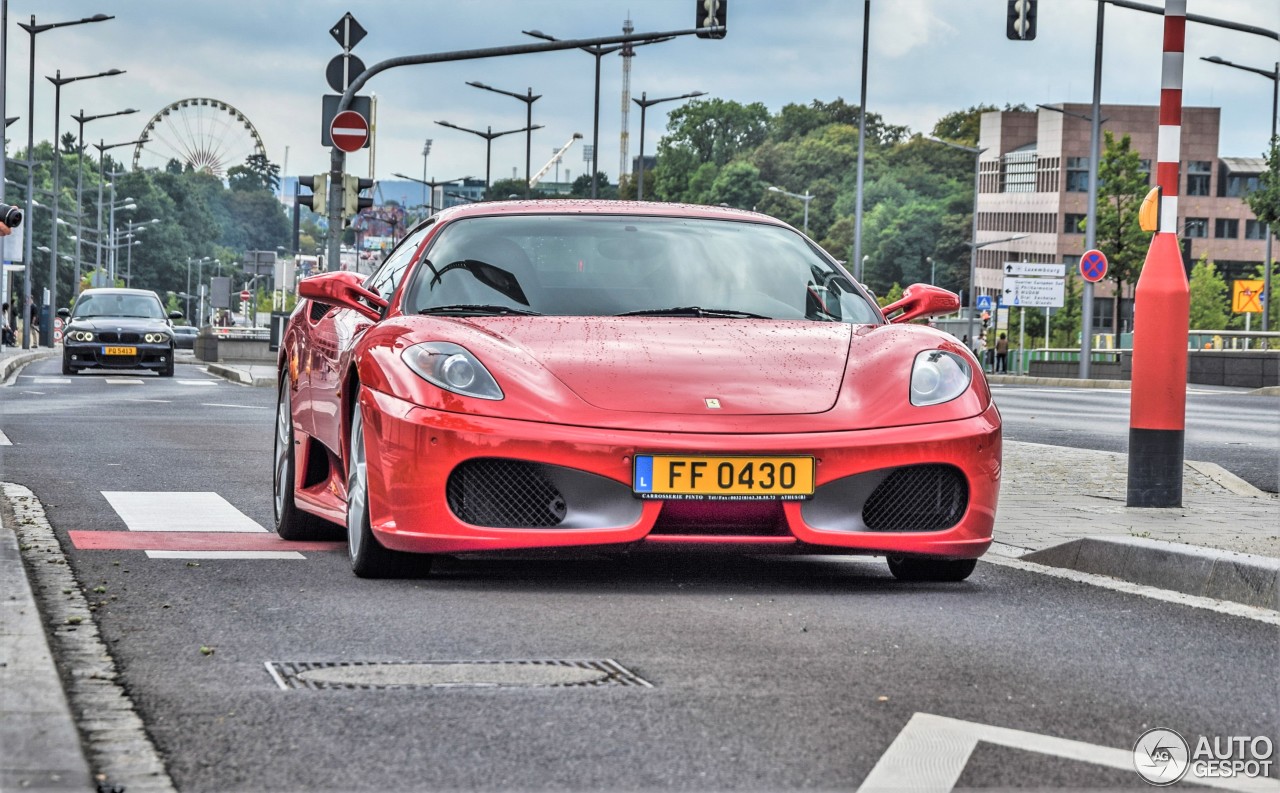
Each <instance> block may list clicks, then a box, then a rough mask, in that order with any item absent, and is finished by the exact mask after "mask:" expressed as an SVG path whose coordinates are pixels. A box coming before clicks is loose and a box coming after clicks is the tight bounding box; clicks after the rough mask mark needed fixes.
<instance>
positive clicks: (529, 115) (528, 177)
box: [467, 82, 542, 198]
mask: <svg viewBox="0 0 1280 793" xmlns="http://www.w3.org/2000/svg"><path fill="white" fill-rule="evenodd" d="M467 85H469V86H471V87H472V88H479V89H481V90H482V91H492V92H493V93H495V94H502V95H503V96H510V97H513V98H515V99H518V100H520V101H521V102H524V105H525V122H524V129H525V136H524V197H525V198H530V197H532V196H533V179H532V176H533V171H532V164H533V160H532V157H533V130H534V126H533V103H534V102H537V101H538V100H539V99H541V98H542V94H535V93H534V92H533V89H532V88H529V89H528V90H527V91H526V92H525V93H523V94H517V93H515V92H514V91H504V90H502V89H501V88H494V87H493V86H491V85H485V84H484V83H478V82H469V83H467Z"/></svg>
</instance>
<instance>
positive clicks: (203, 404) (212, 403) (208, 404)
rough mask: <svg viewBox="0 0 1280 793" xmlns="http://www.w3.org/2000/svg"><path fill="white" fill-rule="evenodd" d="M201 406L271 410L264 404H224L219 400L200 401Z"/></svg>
mask: <svg viewBox="0 0 1280 793" xmlns="http://www.w3.org/2000/svg"><path fill="white" fill-rule="evenodd" d="M200 405H201V407H206V408H242V409H244V410H271V408H269V407H267V406H266V405H224V404H223V403H221V402H201V403H200Z"/></svg>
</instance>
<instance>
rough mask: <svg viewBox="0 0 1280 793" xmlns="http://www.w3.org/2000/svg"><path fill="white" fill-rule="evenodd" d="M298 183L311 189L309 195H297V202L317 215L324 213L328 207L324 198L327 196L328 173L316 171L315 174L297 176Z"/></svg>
mask: <svg viewBox="0 0 1280 793" xmlns="http://www.w3.org/2000/svg"><path fill="white" fill-rule="evenodd" d="M298 184H300V185H302V186H303V187H305V188H307V189H308V190H310V191H311V195H300V196H298V203H299V204H302V205H303V206H304V207H306V208H307V209H310V210H311V211H312V212H315V213H316V214H317V215H323V214H325V210H326V209H328V204H327V203H326V202H325V199H326V198H328V187H329V174H327V173H318V174H316V175H315V176H299V177H298Z"/></svg>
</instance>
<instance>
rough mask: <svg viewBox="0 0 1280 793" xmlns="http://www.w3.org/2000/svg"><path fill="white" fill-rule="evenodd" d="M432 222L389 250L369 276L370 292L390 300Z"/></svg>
mask: <svg viewBox="0 0 1280 793" xmlns="http://www.w3.org/2000/svg"><path fill="white" fill-rule="evenodd" d="M431 225H432V224H427V225H426V226H423V227H421V228H419V229H418V230H417V231H415V232H413V233H412V234H410V235H409V236H408V237H405V238H404V239H403V240H401V241H400V244H399V245H398V246H396V249H395V250H394V251H392V252H391V255H390V256H388V257H387V259H386V261H384V262H383V263H382V266H381V267H379V268H378V271H377V272H375V273H374V274H373V275H371V276H369V282H368V284H367V286H368V288H369V290H370V291H372V292H377V293H378V294H379V295H381V296H382V299H383V300H390V299H391V296H392V295H394V294H395V292H396V288H397V287H398V286H400V280H401V279H402V278H404V273H405V270H406V269H408V267H409V263H410V262H412V261H413V254H414V252H415V251H417V250H418V245H420V244H421V243H422V238H423V237H425V236H427V232H428V231H430V230H431Z"/></svg>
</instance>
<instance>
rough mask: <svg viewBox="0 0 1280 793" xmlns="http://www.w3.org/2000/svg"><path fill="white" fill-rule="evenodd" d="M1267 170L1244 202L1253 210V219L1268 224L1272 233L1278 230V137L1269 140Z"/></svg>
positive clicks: (1279, 179) (1279, 143)
mask: <svg viewBox="0 0 1280 793" xmlns="http://www.w3.org/2000/svg"><path fill="white" fill-rule="evenodd" d="M1266 157H1267V170H1265V171H1263V173H1262V178H1261V180H1260V184H1259V185H1258V189H1257V190H1254V191H1253V192H1252V193H1250V194H1249V195H1247V196H1245V199H1244V200H1245V202H1246V203H1248V204H1249V208H1250V209H1252V210H1253V214H1254V217H1256V218H1257V219H1258V220H1260V221H1261V222H1263V223H1266V224H1269V225H1270V226H1271V230H1272V231H1273V232H1274V231H1276V230H1277V229H1280V136H1277V137H1275V138H1272V139H1271V146H1270V148H1269V149H1268V151H1267V152H1266Z"/></svg>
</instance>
